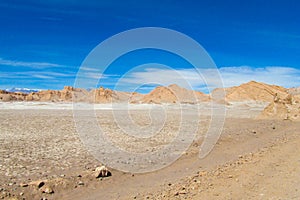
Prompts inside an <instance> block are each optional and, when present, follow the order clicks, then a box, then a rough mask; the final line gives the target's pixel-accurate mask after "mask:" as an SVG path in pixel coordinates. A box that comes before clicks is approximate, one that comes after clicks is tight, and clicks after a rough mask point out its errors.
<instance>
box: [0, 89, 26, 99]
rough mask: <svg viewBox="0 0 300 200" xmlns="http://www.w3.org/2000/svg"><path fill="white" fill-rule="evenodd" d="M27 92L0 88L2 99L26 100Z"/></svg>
mask: <svg viewBox="0 0 300 200" xmlns="http://www.w3.org/2000/svg"><path fill="white" fill-rule="evenodd" d="M25 98H26V94H23V93H20V92H7V91H5V90H0V101H4V102H6V101H24V100H25Z"/></svg>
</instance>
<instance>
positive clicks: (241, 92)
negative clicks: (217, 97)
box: [213, 81, 288, 102]
mask: <svg viewBox="0 0 300 200" xmlns="http://www.w3.org/2000/svg"><path fill="white" fill-rule="evenodd" d="M218 90H220V89H216V90H214V91H213V92H218ZM225 93H226V96H225V99H226V100H227V101H229V102H235V101H264V102H272V101H273V98H274V96H275V95H276V94H277V96H279V97H280V98H285V97H286V96H287V95H288V91H287V89H285V88H283V87H280V86H276V85H269V84H265V83H259V82H255V81H250V82H248V83H245V84H242V85H240V86H235V87H230V88H225Z"/></svg>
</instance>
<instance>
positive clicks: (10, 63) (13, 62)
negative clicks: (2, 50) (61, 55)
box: [0, 58, 63, 69]
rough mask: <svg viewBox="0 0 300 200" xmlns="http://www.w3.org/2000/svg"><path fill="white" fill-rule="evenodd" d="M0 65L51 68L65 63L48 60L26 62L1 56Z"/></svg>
mask: <svg viewBox="0 0 300 200" xmlns="http://www.w3.org/2000/svg"><path fill="white" fill-rule="evenodd" d="M0 65H4V66H11V67H29V68H36V69H42V68H49V67H63V65H60V64H55V63H48V62H25V61H16V60H6V59H3V58H0Z"/></svg>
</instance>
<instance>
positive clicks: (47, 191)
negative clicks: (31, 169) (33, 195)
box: [42, 187, 54, 194]
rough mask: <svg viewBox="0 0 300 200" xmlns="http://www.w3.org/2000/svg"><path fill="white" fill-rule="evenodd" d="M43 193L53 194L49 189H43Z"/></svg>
mask: <svg viewBox="0 0 300 200" xmlns="http://www.w3.org/2000/svg"><path fill="white" fill-rule="evenodd" d="M42 192H43V193H46V194H53V193H54V191H53V189H52V188H51V187H45V188H44V189H43V190H42Z"/></svg>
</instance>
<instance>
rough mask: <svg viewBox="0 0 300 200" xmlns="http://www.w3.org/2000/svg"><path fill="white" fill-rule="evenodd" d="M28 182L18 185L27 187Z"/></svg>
mask: <svg viewBox="0 0 300 200" xmlns="http://www.w3.org/2000/svg"><path fill="white" fill-rule="evenodd" d="M27 186H28V184H27V183H20V187H27Z"/></svg>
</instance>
